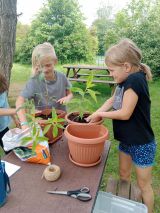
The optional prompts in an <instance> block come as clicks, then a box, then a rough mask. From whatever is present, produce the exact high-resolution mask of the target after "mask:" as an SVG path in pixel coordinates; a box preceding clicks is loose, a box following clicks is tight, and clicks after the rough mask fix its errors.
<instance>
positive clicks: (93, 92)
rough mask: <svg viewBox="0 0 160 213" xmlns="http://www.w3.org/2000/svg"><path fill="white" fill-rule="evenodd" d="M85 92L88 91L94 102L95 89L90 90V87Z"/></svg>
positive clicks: (95, 99)
mask: <svg viewBox="0 0 160 213" xmlns="http://www.w3.org/2000/svg"><path fill="white" fill-rule="evenodd" d="M87 93H89V94H90V96H91V97H92V98H93V100H94V101H95V102H97V98H96V92H95V91H93V90H91V89H87Z"/></svg>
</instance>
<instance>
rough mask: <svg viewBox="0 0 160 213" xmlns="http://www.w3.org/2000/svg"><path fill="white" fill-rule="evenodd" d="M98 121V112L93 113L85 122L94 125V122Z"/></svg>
mask: <svg viewBox="0 0 160 213" xmlns="http://www.w3.org/2000/svg"><path fill="white" fill-rule="evenodd" d="M99 119H100V116H99V115H98V112H94V113H93V114H92V115H90V116H88V117H87V118H86V121H87V122H89V123H94V122H97V121H98V120H99Z"/></svg>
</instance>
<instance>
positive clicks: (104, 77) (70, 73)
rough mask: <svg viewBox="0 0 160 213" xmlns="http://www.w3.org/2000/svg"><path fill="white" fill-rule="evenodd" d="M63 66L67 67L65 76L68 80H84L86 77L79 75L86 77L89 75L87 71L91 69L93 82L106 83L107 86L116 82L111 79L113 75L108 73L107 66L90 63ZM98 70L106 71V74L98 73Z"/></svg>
mask: <svg viewBox="0 0 160 213" xmlns="http://www.w3.org/2000/svg"><path fill="white" fill-rule="evenodd" d="M63 67H64V68H66V69H67V72H66V77H67V78H68V79H69V80H70V81H77V82H86V81H87V78H83V79H82V78H81V76H82V77H87V76H89V75H90V73H89V72H90V71H93V83H102V84H108V85H109V86H114V85H115V84H116V83H115V81H113V77H112V76H110V75H109V72H108V69H107V67H100V66H91V65H66V66H63ZM80 71H86V72H88V73H82V72H80ZM100 71H106V74H101V73H98V72H100ZM95 72H96V73H95ZM97 78H98V79H97ZM99 78H101V79H99Z"/></svg>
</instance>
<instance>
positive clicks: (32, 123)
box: [21, 114, 48, 153]
mask: <svg viewBox="0 0 160 213" xmlns="http://www.w3.org/2000/svg"><path fill="white" fill-rule="evenodd" d="M26 116H27V121H28V124H29V127H30V130H31V131H30V133H31V134H30V136H27V137H24V138H23V139H22V143H21V144H22V145H25V144H26V143H28V142H32V152H33V153H34V151H35V149H36V146H37V145H38V144H39V143H40V142H42V141H48V138H46V137H45V136H43V135H41V128H40V126H39V125H38V120H39V119H40V118H39V117H37V118H36V117H35V114H33V115H30V114H26Z"/></svg>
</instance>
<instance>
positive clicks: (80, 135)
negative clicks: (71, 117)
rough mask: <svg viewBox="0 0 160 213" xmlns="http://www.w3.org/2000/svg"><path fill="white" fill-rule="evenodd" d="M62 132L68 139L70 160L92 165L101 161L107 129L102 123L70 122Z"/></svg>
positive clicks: (79, 163)
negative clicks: (83, 123)
mask: <svg viewBox="0 0 160 213" xmlns="http://www.w3.org/2000/svg"><path fill="white" fill-rule="evenodd" d="M64 134H65V136H66V138H67V139H68V146H69V151H70V160H71V161H72V162H73V163H75V164H76V165H79V166H84V167H89V166H94V165H96V164H98V163H100V161H101V154H102V151H103V148H104V143H105V140H106V139H108V136H109V133H108V129H107V128H106V127H105V126H103V125H93V126H90V125H78V124H76V125H75V124H70V125H68V126H67V127H66V129H65V131H64Z"/></svg>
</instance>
